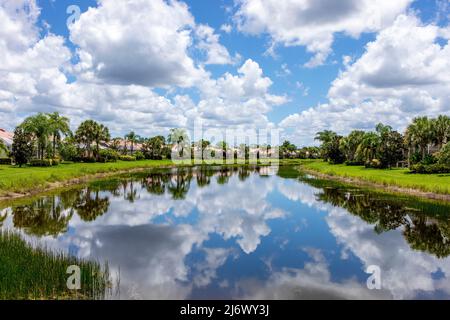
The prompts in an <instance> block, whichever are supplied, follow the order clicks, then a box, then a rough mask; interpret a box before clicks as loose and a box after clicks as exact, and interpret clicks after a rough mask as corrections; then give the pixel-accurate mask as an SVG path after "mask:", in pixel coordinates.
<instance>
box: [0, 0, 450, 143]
mask: <svg viewBox="0 0 450 320" xmlns="http://www.w3.org/2000/svg"><path fill="white" fill-rule="evenodd" d="M150 2H152V1H149V0H129V1H115V0H109V1H108V0H103V1H99V2H97V1H93V0H87V1H86V0H84V1H76V0H58V1H53V0H37V1H34V0H20V1H17V5H16V6H17V7H15V8H10V7H11V6H12V5H11V3H9V4H8V1H6V0H0V4H1V6H0V10H3V11H4V13H5V14H7V15H9V18H10V20H11V21H10V24H11V25H14V23H15V22H21V19H26V20H27V22H26V23H20V28H19V29H20V30H18V31H17V32H21V33H23V35H24V38H26V37H28V38H29V39H28V38H27V40H26V41H27V42H26V45H25V46H24V47H21V48H20V49H17V48H19V47H20V46H18V45H16V44H14V45H13V44H10V45H8V46H7V47H8V48H9V49H8V50H10V51H11V52H9V51H8V52H7V54H8V57H10V58H11V57H13V58H11V61H12V60H13V59H14V57H15V56H17V59H18V60H19V58H20V56H26V55H27V53H26V50H28V51H30V50H31V49H36V51H37V48H38V44H39V42H41V43H43V42H44V40H46V41H48V42H51V41H50V40H54V41H53V42H52V43H46V44H45V46H48V48H47V49H48V50H49V51H51V52H53V53H54V55H55V56H54V57H53V58H51V61H52V62H51V63H50V65H48V68H45V67H46V65H45V63H46V62H45V61H46V60H45V59H50V57H49V55H48V54H47V57H46V58H45V57H42V58H41V57H40V56H39V54H41V53H36V54H35V55H32V56H31V58H30V57H28V58H26V57H25V58H23V59H24V60H26V59H28V60H27V61H28V62H29V63H30V67H29V69H26V68H27V67H28V66H24V67H23V68H22V69H26V70H21V71H20V72H19V71H17V68H14V67H10V68H9V69H8V66H6V67H4V68H3V69H2V71H3V72H5V74H7V75H9V76H10V77H11V78H14V79H15V78H17V79H19V78H20V79H22V81H24V83H30V86H31V83H33V85H34V86H35V88H31V87H30V88H29V91H28V92H26V93H24V92H19V91H20V90H17V88H14V86H13V85H11V83H6V84H2V83H1V82H0V92H2V90H3V92H5V94H4V95H3V96H4V97H8V98H7V99H6V98H3V99H4V101H2V95H0V119H1V120H2V122H4V121H5V119H9V122H7V123H6V124H5V125H4V126H5V127H7V128H8V129H11V128H13V127H14V126H15V125H16V124H17V123H14V121H21V120H22V119H23V118H24V117H26V116H27V115H29V114H31V113H33V112H38V111H44V112H47V111H59V112H61V113H63V114H68V115H69V116H71V117H72V118H73V119H74V120H73V123H72V125H73V126H76V125H77V123H79V122H80V121H81V120H83V119H84V118H88V117H89V118H94V119H96V120H98V121H103V122H106V124H107V125H109V126H110V127H111V130H112V131H113V133H114V134H116V135H122V134H124V133H125V132H127V131H129V130H136V131H138V132H139V133H140V134H142V135H152V134H159V133H166V132H167V131H168V130H169V128H170V127H175V126H180V127H187V128H191V126H192V122H193V119H199V118H201V119H203V121H204V123H206V124H207V126H208V127H220V128H225V127H246V128H247V127H255V128H263V127H268V128H274V127H276V128H279V129H280V130H281V131H282V134H283V136H284V137H285V138H289V139H291V140H293V141H295V142H296V143H299V144H311V143H313V141H312V140H311V138H310V137H311V135H313V134H314V131H317V130H319V129H329V128H331V129H333V130H336V131H338V132H341V133H347V132H348V131H350V130H352V129H360V128H362V129H367V128H370V127H371V126H373V125H375V124H376V123H377V122H380V121H383V122H387V123H389V124H391V125H393V126H394V127H396V128H398V129H399V130H402V129H403V128H404V126H405V124H406V123H407V121H408V120H410V119H411V118H413V117H414V116H417V115H420V114H426V115H429V116H435V115H437V114H441V113H448V112H449V108H450V107H449V105H448V102H449V101H450V98H449V94H448V91H447V92H446V90H445V89H446V88H447V89H449V83H448V82H447V81H448V77H447V76H445V75H442V74H444V73H445V69H446V66H448V65H449V60H450V58H449V53H448V52H449V49H448V34H449V33H450V31H449V27H448V21H449V19H448V17H449V7H450V1H449V0H416V1H413V0H399V1H398V3H397V4H392V1H385V0H378V1H360V2H359V1H356V2H355V1H353V0H345V1H343V2H342V3H341V4H339V5H335V4H333V1H330V0H322V1H317V2H313V1H311V0H287V1H286V2H283V3H282V4H281V3H279V4H278V3H277V2H276V1H274V0H268V1H261V0H236V1H232V0H229V1H226V0H221V1H200V0H190V1H170V2H167V1H163V0H155V1H153V4H149V3H150ZM119 3H120V4H119ZM156 3H157V4H156ZM374 3H375V5H374ZM71 5H76V6H78V7H79V8H80V11H81V19H79V20H78V21H76V22H75V23H74V25H72V26H71V27H68V26H67V19H68V17H69V16H70V15H69V14H68V13H67V8H68V7H69V6H71ZM8 6H9V7H8ZM119 7H120V9H118V8H119ZM29 8H32V9H31V10H30V9H29ZM89 8H90V9H89ZM88 9H89V11H88ZM158 10H161V11H158ZM27 14H28V15H33V18H31V19H30V16H28V17H26V15H27ZM139 14H141V15H142V17H141V18H136V17H137V15H139ZM164 15H165V16H164ZM159 16H161V19H159V18H158V17H159ZM146 17H147V18H148V19H146ZM150 17H152V18H150ZM402 17H404V19H402ZM164 19H165V20H164ZM168 19H169V20H171V19H173V20H174V21H170V22H168V21H167V20H168ZM372 19H373V21H375V22H373V21H372ZM30 21H31V22H30ZM97 21H102V22H101V23H97ZM1 23H5V24H6V23H8V20H7V21H6V22H5V21H4V22H0V24H1ZM6 27H8V25H6V26H4V28H6ZM133 28H136V30H134V29H133ZM160 28H164V31H163V32H162V33H158V32H159V31H158V30H163V29H160ZM414 28H416V29H417V30H416V31H414ZM4 30H8V29H7V28H6V29H4ZM408 30H409V31H408ZM184 31H187V32H188V33H189V35H186V34H184V33H183V32H184ZM403 31H405V32H406V33H405V34H403V35H402V36H403V38H400V39H397V38H395V37H396V35H399V37H400V34H402V33H403ZM33 32H34V33H36V32H37V34H38V35H37V36H36V35H33ZM407 32H413V33H414V34H412V35H411V37H410V36H408V35H407ZM421 32H423V33H424V34H431V33H432V34H433V35H432V36H429V37H428V38H427V39H425V40H424V37H425V36H424V37H419V36H416V35H417V34H421ZM137 34H139V35H140V38H138V37H137ZM159 35H161V37H166V38H163V39H158V38H159ZM8 36H11V34H9V35H8V34H6V33H0V40H2V37H3V38H4V39H3V40H5V41H4V42H5V43H7V44H8V43H9V42H11V43H13V42H14V41H16V40H17V39H16V40H14V39H9V38H8ZM97 36H98V37H99V38H98V39H97V38H96V37H97ZM11 37H12V36H11ZM155 39H156V40H155ZM330 39H331V40H330ZM8 41H9V42H8ZM46 41H45V42H46ZM58 41H59V42H58ZM165 41H167V42H165ZM183 41H187V43H186V44H184V42H183ZM402 41H405V42H406V44H405V46H401V45H400V43H401V42H402ZM389 42H391V43H389ZM181 43H183V44H181ZM369 43H372V44H373V46H372V48H371V49H370V50H369V49H368V47H367V45H368V44H369ZM21 45H22V44H21ZM52 46H53V47H52ZM436 46H437V47H436ZM379 47H382V48H379ZM11 48H13V49H11ZM383 48H384V49H383ZM405 48H406V49H405ZM433 48H434V49H433ZM420 52H427V54H425V56H424V57H422V58H420V57H419V54H420ZM156 53H158V54H159V56H157V57H155V56H154V55H155V54H156ZM87 56H88V57H89V58H86V57H87ZM165 56H168V57H170V58H169V61H163V60H161V61H159V59H163V57H165ZM208 57H209V58H210V60H209V62H208V61H207V60H208ZM211 57H213V58H211ZM345 57H347V58H345ZM392 57H395V58H396V59H402V61H391V60H394V59H392ZM172 58H173V59H174V60H173V61H170V59H172ZM39 59H42V61H44V62H42V63H40V60H39ZM86 59H87V60H86ZM211 59H212V60H211ZM30 60H32V61H30ZM33 60H36V61H33ZM38 60H39V61H38ZM213 60H214V61H213ZM430 61H431V62H430ZM433 61H435V63H434V62H433ZM28 62H27V63H28ZM210 62H211V63H210ZM165 63H167V65H165ZM178 63H179V65H178ZM33 64H34V65H33ZM390 64H392V65H390ZM428 64H429V65H428ZM12 65H14V63H12ZM36 65H38V66H36ZM417 65H423V67H424V68H425V67H428V69H427V70H428V71H430V70H431V69H430V68H436V69H433V70H431V71H432V72H431V71H430V72H429V74H428V75H426V76H427V79H419V80H417V78H418V77H419V78H420V77H424V72H421V71H420V68H416V66H417ZM243 66H246V67H245V68H244V67H243ZM430 66H431V67H430ZM172 67H173V70H172ZM371 67H374V68H372V69H371ZM241 68H242V70H243V69H245V70H246V71H242V70H241ZM377 68H378V69H377ZM384 68H387V69H384ZM395 68H398V70H394V69H395ZM405 68H406V69H405ZM44 69H48V70H47V72H50V71H49V70H50V69H52V70H53V71H52V72H53V74H52V76H50V78H51V83H49V85H48V86H44V85H42V86H39V82H40V81H42V80H41V79H42V78H43V77H44V78H45V76H43V70H44ZM239 70H241V71H239ZM58 71H59V72H61V74H63V75H64V77H65V78H66V79H63V78H59V76H60V75H58V74H57V72H58ZM141 71H142V74H141ZM447 71H448V70H447ZM0 72H1V71H0ZM128 72H129V73H130V74H128ZM158 72H161V74H159V73H158ZM389 72H392V76H390V77H389V76H388V75H386V74H388V73H389ZM152 73H154V76H153V77H152V76H150V75H149V74H152ZM414 73H417V74H414ZM227 74H228V75H229V77H228V78H227ZM403 74H407V75H405V76H404V77H400V76H399V75H403ZM13 75H14V76H15V77H13ZM166 77H167V79H165V78H166ZM163 78H164V79H163ZM394 78H395V79H394ZM24 79H27V80H24ZM57 79H59V80H57ZM268 79H270V80H268ZM366 79H371V80H370V81H367V83H365V81H366ZM374 79H375V80H374ZM267 80H268V81H267ZM361 83H363V84H364V86H362V85H360V84H361ZM430 83H432V85H430ZM387 84H389V85H387ZM2 85H3V88H2ZM252 85H254V86H253V87H252ZM136 86H138V87H139V88H136ZM228 90H232V91H228ZM22 91H23V90H22ZM112 92H114V93H112ZM414 92H415V94H414ZM77 96H78V98H77ZM418 96H420V99H418ZM113 98H114V99H115V100H113ZM80 100H82V101H83V103H84V104H83V103H82V102H80ZM145 101H149V102H148V103H146V102H145ZM180 101H183V102H180ZM2 103H3V105H2ZM82 104H83V105H82ZM155 104H157V106H155ZM87 105H89V106H87ZM132 105H134V106H138V107H132ZM2 106H3V107H2ZM308 110H309V112H308ZM387 110H392V113H391V114H389V113H388V112H387ZM127 111H129V113H128V115H129V117H126V116H124V115H127ZM11 112H13V113H14V116H11ZM352 113H354V116H351V115H350V116H349V114H352ZM168 114H170V115H168ZM344 114H345V116H344ZM366 116H367V118H366ZM143 119H145V121H143ZM122 122H123V123H122ZM299 128H302V131H301V132H300V131H299Z"/></svg>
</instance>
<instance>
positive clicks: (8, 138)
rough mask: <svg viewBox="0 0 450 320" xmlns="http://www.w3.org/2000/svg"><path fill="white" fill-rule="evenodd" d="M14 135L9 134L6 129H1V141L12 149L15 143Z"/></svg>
mask: <svg viewBox="0 0 450 320" xmlns="http://www.w3.org/2000/svg"><path fill="white" fill-rule="evenodd" d="M13 138H14V133H12V132H8V131H6V130H5V129H1V128H0V140H2V141H3V143H4V144H5V145H6V146H7V147H8V148H11V146H12V143H13Z"/></svg>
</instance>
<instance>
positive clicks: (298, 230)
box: [0, 167, 450, 299]
mask: <svg viewBox="0 0 450 320" xmlns="http://www.w3.org/2000/svg"><path fill="white" fill-rule="evenodd" d="M0 227H3V228H9V229H15V230H19V231H20V232H22V233H23V234H24V237H26V238H27V239H28V240H31V241H38V242H40V243H45V244H46V245H47V246H48V247H49V248H54V249H55V250H64V251H69V252H70V253H71V254H73V255H78V256H79V257H82V258H87V259H93V260H98V261H108V263H109V267H110V270H111V274H112V275H113V276H114V277H116V278H120V294H118V295H116V296H114V297H113V298H122V299H129V298H132V299H141V298H142V299H166V298H170V299H185V298H191V299H197V298H199V299H200V298H202V299H203V298H206V299H216V298H246V299H316V298H319V299H325V298H326V299H328V298H339V299H366V298H374V299H378V298H381V299H430V298H440V299H448V298H450V278H449V277H450V258H449V255H450V207H449V206H448V205H444V204H442V203H436V202H425V201H418V200H411V199H403V198H399V197H398V196H388V195H382V194H379V193H374V192H368V191H363V190H358V189H352V188H349V187H344V186H341V185H336V184H335V183H333V182H326V181H320V180H316V179H313V178H310V177H306V176H303V175H301V174H299V173H297V172H296V171H295V170H294V169H293V168H290V167H282V168H281V169H280V171H279V173H278V174H277V175H266V172H264V169H261V170H254V169H252V170H250V169H244V168H239V169H237V168H236V169H224V168H216V169H212V168H208V169H207V168H203V169H176V170H175V169H174V170H166V171H164V170H161V171H159V172H153V173H145V174H139V175H133V176H128V177H123V178H117V179H113V180H108V181H98V182H95V183H92V184H91V185H89V186H88V187H83V188H76V189H74V190H70V191H65V192H62V193H60V194H58V195H55V196H47V197H43V198H40V199H38V200H34V201H32V202H31V201H30V203H27V204H23V203H22V204H20V205H16V206H14V207H12V208H6V209H2V210H1V211H0ZM370 266H372V268H373V266H375V267H378V268H379V270H380V279H381V289H380V290H376V289H375V290H369V289H368V287H367V279H368V277H369V276H370V274H368V273H366V270H367V269H368V268H369V267H370ZM116 283H118V282H116Z"/></svg>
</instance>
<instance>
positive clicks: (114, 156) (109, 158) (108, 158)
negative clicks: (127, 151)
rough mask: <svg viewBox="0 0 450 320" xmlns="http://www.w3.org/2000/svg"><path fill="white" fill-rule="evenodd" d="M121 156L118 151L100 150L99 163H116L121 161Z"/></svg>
mask: <svg viewBox="0 0 450 320" xmlns="http://www.w3.org/2000/svg"><path fill="white" fill-rule="evenodd" d="M119 157H120V155H119V154H118V153H117V151H114V150H110V149H104V150H100V157H99V162H116V161H117V160H118V159H119Z"/></svg>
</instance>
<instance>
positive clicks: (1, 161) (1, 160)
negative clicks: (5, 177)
mask: <svg viewBox="0 0 450 320" xmlns="http://www.w3.org/2000/svg"><path fill="white" fill-rule="evenodd" d="M0 164H8V165H11V164H12V159H11V158H0Z"/></svg>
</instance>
